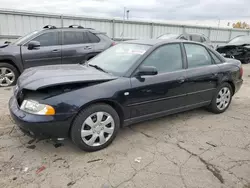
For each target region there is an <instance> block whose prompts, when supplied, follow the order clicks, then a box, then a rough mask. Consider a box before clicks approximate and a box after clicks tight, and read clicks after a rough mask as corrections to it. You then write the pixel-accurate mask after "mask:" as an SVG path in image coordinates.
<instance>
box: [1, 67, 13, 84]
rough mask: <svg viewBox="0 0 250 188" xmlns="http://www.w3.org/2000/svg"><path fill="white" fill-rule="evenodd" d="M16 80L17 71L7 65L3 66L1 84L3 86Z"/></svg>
mask: <svg viewBox="0 0 250 188" xmlns="http://www.w3.org/2000/svg"><path fill="white" fill-rule="evenodd" d="M14 81H15V73H14V72H13V71H12V70H11V69H9V68H7V67H1V68H0V86H2V87H6V86H10V85H11V84H12V83H13V82H14Z"/></svg>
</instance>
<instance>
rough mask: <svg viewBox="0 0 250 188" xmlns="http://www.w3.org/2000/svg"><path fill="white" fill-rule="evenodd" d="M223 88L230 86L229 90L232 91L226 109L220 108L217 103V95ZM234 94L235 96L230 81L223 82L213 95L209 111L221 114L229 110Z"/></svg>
mask: <svg viewBox="0 0 250 188" xmlns="http://www.w3.org/2000/svg"><path fill="white" fill-rule="evenodd" d="M222 88H228V89H229V91H230V98H229V102H228V105H227V106H226V107H225V108H224V109H219V108H218V107H217V103H216V100H217V97H218V95H219V92H220V91H221V89H222ZM232 96H233V90H232V87H231V85H230V84H229V83H227V82H225V83H223V84H221V85H220V86H219V87H218V88H217V90H216V92H215V95H214V97H213V100H212V101H211V103H210V105H209V106H208V109H209V111H211V112H213V113H215V114H220V113H223V112H225V111H226V110H227V108H228V107H229V106H230V104H231V101H232Z"/></svg>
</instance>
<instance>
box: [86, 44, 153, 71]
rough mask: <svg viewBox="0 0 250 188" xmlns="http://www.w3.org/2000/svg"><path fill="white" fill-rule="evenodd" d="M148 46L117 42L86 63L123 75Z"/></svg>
mask: <svg viewBox="0 0 250 188" xmlns="http://www.w3.org/2000/svg"><path fill="white" fill-rule="evenodd" d="M149 48H150V46H148V45H140V44H128V43H122V44H117V45H115V46H113V47H111V48H109V49H108V50H106V51H104V52H102V53H100V54H99V55H98V56H96V57H95V58H93V59H91V60H90V61H89V62H88V64H89V65H96V66H99V67H100V68H101V69H103V70H104V71H106V72H109V73H112V74H113V75H117V76H123V75H124V74H125V73H126V72H127V71H128V70H129V68H131V66H132V65H133V64H134V63H135V62H136V61H137V60H138V59H139V58H140V57H141V56H142V55H143V54H144V53H145V52H146V51H147V50H148V49H149Z"/></svg>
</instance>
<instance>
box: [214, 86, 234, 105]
mask: <svg viewBox="0 0 250 188" xmlns="http://www.w3.org/2000/svg"><path fill="white" fill-rule="evenodd" d="M230 98H231V91H230V89H229V88H228V87H223V88H221V90H220V91H219V93H218V95H217V98H216V106H217V108H218V109H219V110H224V109H225V108H227V106H228V105H229V102H230Z"/></svg>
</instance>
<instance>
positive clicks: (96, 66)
mask: <svg viewBox="0 0 250 188" xmlns="http://www.w3.org/2000/svg"><path fill="white" fill-rule="evenodd" d="M88 65H89V66H91V67H94V68H96V69H98V70H100V71H102V72H106V73H108V72H107V71H105V70H104V69H103V68H101V67H99V66H98V65H92V64H88Z"/></svg>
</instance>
